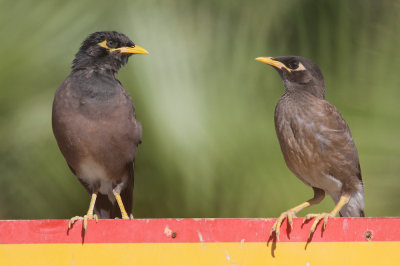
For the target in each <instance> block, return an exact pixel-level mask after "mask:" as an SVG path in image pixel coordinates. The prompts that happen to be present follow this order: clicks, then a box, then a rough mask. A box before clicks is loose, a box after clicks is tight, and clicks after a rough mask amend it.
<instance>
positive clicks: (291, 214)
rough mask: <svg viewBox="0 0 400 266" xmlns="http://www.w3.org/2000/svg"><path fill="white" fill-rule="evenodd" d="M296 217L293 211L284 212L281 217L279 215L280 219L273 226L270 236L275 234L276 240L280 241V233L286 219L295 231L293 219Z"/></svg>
mask: <svg viewBox="0 0 400 266" xmlns="http://www.w3.org/2000/svg"><path fill="white" fill-rule="evenodd" d="M295 217H296V215H295V213H294V212H292V211H286V212H282V213H281V215H279V217H278V218H277V219H276V221H275V223H274V225H273V226H272V228H271V231H270V233H269V236H270V237H271V236H272V234H273V233H274V232H275V235H276V238H277V239H278V241H279V233H280V230H281V225H282V222H283V221H284V220H285V218H287V219H288V223H289V225H290V228H291V229H293V218H295Z"/></svg>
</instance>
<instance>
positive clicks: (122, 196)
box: [52, 31, 148, 231]
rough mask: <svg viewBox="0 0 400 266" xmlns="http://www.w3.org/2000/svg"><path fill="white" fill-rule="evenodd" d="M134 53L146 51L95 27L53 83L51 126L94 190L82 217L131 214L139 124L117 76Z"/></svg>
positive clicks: (75, 170)
mask: <svg viewBox="0 0 400 266" xmlns="http://www.w3.org/2000/svg"><path fill="white" fill-rule="evenodd" d="M132 54H148V52H147V51H146V50H145V49H144V48H142V47H140V46H138V45H135V44H134V43H133V42H132V41H131V40H130V39H129V38H128V37H127V36H125V35H124V34H121V33H118V32H115V31H102V32H95V33H93V34H91V35H89V36H88V37H87V38H86V40H85V41H84V42H83V43H82V46H81V47H80V49H79V51H78V52H77V53H76V55H75V59H74V60H73V62H72V71H71V74H70V75H69V76H68V77H67V78H66V79H65V80H64V82H63V83H62V84H61V86H60V87H59V88H58V89H57V91H56V94H55V97H54V102H53V118H52V124H53V132H54V136H55V138H56V140H57V143H58V146H59V148H60V150H61V153H62V154H63V155H64V157H65V160H66V161H67V164H68V166H69V167H70V169H71V171H72V172H73V173H74V174H75V175H76V176H77V177H78V179H79V181H80V182H81V183H82V185H83V186H84V187H85V188H86V190H87V191H88V192H89V193H90V194H91V195H92V197H91V201H90V205H89V210H88V212H87V214H86V215H84V216H83V217H80V216H75V217H73V218H71V220H70V222H69V227H71V225H72V224H73V223H74V222H75V221H77V220H83V228H84V230H85V231H86V228H87V221H88V219H96V221H97V219H98V218H114V217H121V218H122V219H129V217H130V216H132V215H131V210H132V204H133V202H132V201H133V169H134V164H135V156H136V150H137V147H138V145H139V143H140V142H141V137H142V127H141V125H140V123H139V122H137V121H136V114H135V108H134V106H133V102H132V99H131V96H130V95H129V94H128V92H127V91H126V90H125V89H124V87H123V86H122V84H121V83H120V82H119V81H118V79H116V78H115V74H116V73H117V72H118V70H119V69H120V68H121V67H122V66H123V65H125V64H126V63H127V62H128V58H129V57H130V56H131V55H132Z"/></svg>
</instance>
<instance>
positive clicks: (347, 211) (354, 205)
mask: <svg viewBox="0 0 400 266" xmlns="http://www.w3.org/2000/svg"><path fill="white" fill-rule="evenodd" d="M340 216H341V217H365V213H364V192H363V191H362V190H361V191H357V192H354V193H353V194H352V195H351V197H350V200H349V202H348V203H347V204H346V205H344V206H343V208H342V209H341V210H340Z"/></svg>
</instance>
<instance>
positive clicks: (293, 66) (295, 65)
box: [287, 61, 299, 69]
mask: <svg viewBox="0 0 400 266" xmlns="http://www.w3.org/2000/svg"><path fill="white" fill-rule="evenodd" d="M287 67H288V68H290V69H296V68H298V67H299V62H297V61H291V62H289V63H288V64H287Z"/></svg>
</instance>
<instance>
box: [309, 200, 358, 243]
mask: <svg viewBox="0 0 400 266" xmlns="http://www.w3.org/2000/svg"><path fill="white" fill-rule="evenodd" d="M349 200H350V195H348V194H344V195H342V196H341V197H340V200H339V202H338V203H337V204H336V206H335V208H333V210H332V211H331V212H330V213H326V212H324V213H320V214H318V213H317V214H315V213H310V214H307V215H306V217H304V219H303V223H304V222H305V221H307V220H309V219H312V218H315V221H314V223H313V225H312V226H311V229H310V232H309V233H308V237H309V238H310V236H311V234H312V233H314V231H315V229H316V228H317V225H318V223H319V222H320V221H321V220H322V219H324V230H325V228H326V224H327V222H328V219H329V218H333V217H335V216H336V214H338V212H339V211H340V210H341V209H342V208H343V206H344V205H346V204H347V203H348V202H349Z"/></svg>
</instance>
